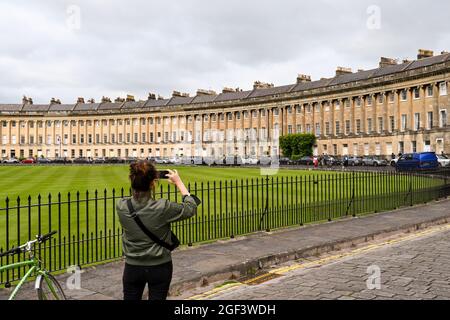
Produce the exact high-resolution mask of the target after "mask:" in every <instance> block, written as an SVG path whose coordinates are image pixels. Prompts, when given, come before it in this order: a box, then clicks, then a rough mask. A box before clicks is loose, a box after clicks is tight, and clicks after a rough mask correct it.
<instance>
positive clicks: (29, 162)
mask: <svg viewBox="0 0 450 320" xmlns="http://www.w3.org/2000/svg"><path fill="white" fill-rule="evenodd" d="M21 163H23V164H33V163H36V159H35V158H26V159H23V160H22V161H21Z"/></svg>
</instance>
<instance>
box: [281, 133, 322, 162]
mask: <svg viewBox="0 0 450 320" xmlns="http://www.w3.org/2000/svg"><path fill="white" fill-rule="evenodd" d="M279 141H280V148H281V150H282V151H283V156H285V157H289V158H291V157H293V156H295V157H305V156H312V155H313V147H314V145H315V143H316V136H315V135H313V134H311V133H297V134H288V135H285V136H281V137H280V140H279Z"/></svg>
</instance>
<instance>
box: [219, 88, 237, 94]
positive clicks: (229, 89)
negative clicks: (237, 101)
mask: <svg viewBox="0 0 450 320" xmlns="http://www.w3.org/2000/svg"><path fill="white" fill-rule="evenodd" d="M231 92H235V90H234V89H233V88H229V87H225V88H223V90H222V93H231Z"/></svg>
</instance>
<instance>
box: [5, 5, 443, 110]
mask: <svg viewBox="0 0 450 320" xmlns="http://www.w3.org/2000/svg"><path fill="white" fill-rule="evenodd" d="M374 6H375V7H374ZM449 12H450V2H449V1H448V0H433V1H427V2H425V1H411V0H389V1H384V0H379V1H376V0H372V1H366V0H341V1H336V0H321V1H318V0H315V1H309V2H307V1H299V0H296V1H295V0H289V1H288V0H277V1H274V0H254V1H253V0H245V1H244V0H226V1H225V0H210V1H206V0H172V1H149V0H136V1H133V0H128V1H111V0H108V1H107V0H86V1H76V0H71V1H55V0H53V1H44V0H40V1H31V0H30V1H4V0H0V103H20V101H21V98H22V95H24V94H25V95H27V96H30V97H33V99H34V101H35V103H48V102H49V101H50V98H51V97H55V98H60V99H61V100H62V102H63V103H73V102H75V101H76V98H77V97H85V98H86V99H87V98H91V97H93V98H95V99H96V100H99V99H100V98H101V97H102V96H103V95H105V96H109V97H111V98H112V99H114V98H115V97H117V96H122V97H123V96H125V95H126V94H127V93H128V94H133V95H135V97H136V98H137V99H146V98H147V94H148V92H153V93H156V94H160V95H162V96H164V97H169V96H170V95H171V93H172V90H178V91H181V92H189V93H191V95H194V94H195V92H196V90H197V89H198V88H204V89H212V90H216V91H217V92H220V91H221V90H222V88H223V87H224V86H228V87H233V88H236V87H240V88H242V89H251V88H252V84H253V82H254V81H255V80H260V81H265V82H271V83H274V84H275V85H284V84H290V83H294V82H295V79H296V77H297V74H298V73H303V74H309V75H311V76H312V78H313V80H315V79H319V78H321V77H331V76H333V75H334V71H335V69H336V66H344V67H351V68H353V69H354V70H356V69H370V68H374V67H376V66H377V64H378V61H379V57H380V56H387V57H393V58H399V59H404V58H411V59H412V58H415V57H416V54H417V49H418V48H427V49H432V50H434V51H435V53H440V52H441V51H443V50H450V21H449V18H448V17H449Z"/></svg>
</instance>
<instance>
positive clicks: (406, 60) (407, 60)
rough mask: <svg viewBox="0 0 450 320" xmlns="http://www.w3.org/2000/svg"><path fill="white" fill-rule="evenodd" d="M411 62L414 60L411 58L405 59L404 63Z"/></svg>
mask: <svg viewBox="0 0 450 320" xmlns="http://www.w3.org/2000/svg"><path fill="white" fill-rule="evenodd" d="M409 62H412V61H411V60H409V59H403V63H409Z"/></svg>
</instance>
